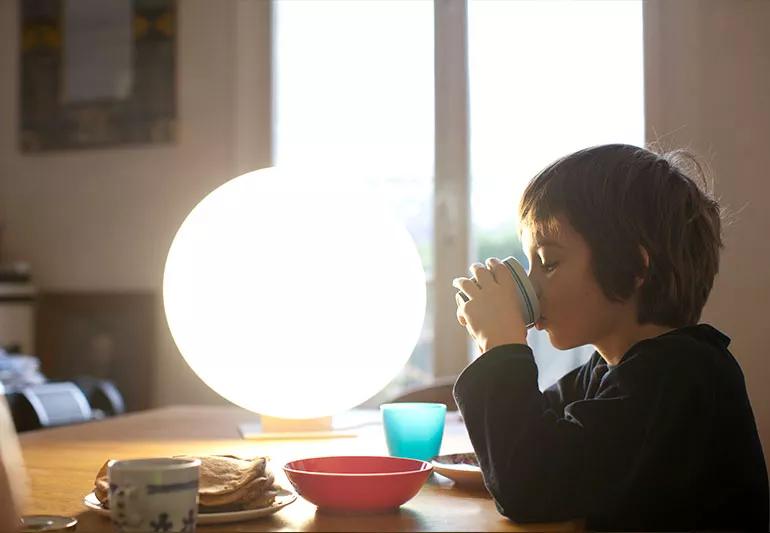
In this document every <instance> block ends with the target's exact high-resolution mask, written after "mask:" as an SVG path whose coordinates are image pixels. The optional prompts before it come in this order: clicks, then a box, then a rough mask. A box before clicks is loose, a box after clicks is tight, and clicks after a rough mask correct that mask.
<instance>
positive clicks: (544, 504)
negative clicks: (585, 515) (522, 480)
mask: <svg viewBox="0 0 770 533" xmlns="http://www.w3.org/2000/svg"><path fill="white" fill-rule="evenodd" d="M495 506H496V507H497V510H498V512H499V513H500V514H501V515H503V516H505V517H506V518H508V519H510V520H512V521H513V522H516V523H519V524H527V523H532V522H555V521H561V520H566V519H567V518H566V517H567V515H570V514H571V513H570V510H569V509H564V508H559V506H558V505H557V504H556V502H553V501H552V500H551V498H548V497H547V496H546V495H544V494H539V495H538V494H536V493H535V491H527V490H526V489H524V490H511V491H505V492H504V493H500V492H497V496H496V497H495Z"/></svg>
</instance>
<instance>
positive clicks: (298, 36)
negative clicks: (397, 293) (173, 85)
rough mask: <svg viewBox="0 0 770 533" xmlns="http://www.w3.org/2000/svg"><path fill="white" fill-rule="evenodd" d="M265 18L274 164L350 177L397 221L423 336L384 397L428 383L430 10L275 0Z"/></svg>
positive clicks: (425, 6)
mask: <svg viewBox="0 0 770 533" xmlns="http://www.w3.org/2000/svg"><path fill="white" fill-rule="evenodd" d="M273 17H274V18H273V28H274V47H273V49H274V52H273V53H274V59H273V69H274V71H273V72H274V78H273V79H274V88H273V94H274V126H273V132H274V154H273V161H274V164H276V165H280V164H281V163H282V162H285V161H297V160H302V161H318V162H328V163H332V164H335V165H344V166H349V167H351V168H355V170H356V172H357V173H360V174H361V177H362V179H365V180H367V181H368V182H369V183H371V186H372V187H374V188H375V189H376V190H378V191H379V192H380V193H381V194H382V195H383V197H385V198H386V199H387V201H388V203H389V204H390V205H391V206H392V208H393V210H394V212H395V213H396V214H397V215H398V216H399V217H400V218H401V219H402V220H403V221H404V224H405V226H406V227H407V229H408V230H409V232H410V233H411V235H412V237H413V238H414V240H415V242H416V243H417V246H418V248H419V250H420V255H421V257H422V260H423V265H424V266H425V271H426V278H427V279H428V284H429V286H428V305H427V313H426V318H425V323H424V327H423V333H422V336H421V339H420V342H419V343H418V345H417V347H416V348H415V350H414V353H413V354H412V357H411V359H410V361H409V364H408V365H407V366H406V367H405V369H404V371H403V373H402V375H401V376H399V377H398V378H397V379H396V380H394V382H393V383H392V384H391V385H390V386H389V387H388V388H387V389H386V390H385V391H383V393H382V396H383V397H387V396H388V395H390V394H393V393H394V392H396V391H398V390H399V389H401V388H403V387H405V386H407V385H410V384H414V383H424V382H427V381H429V380H430V379H431V378H432V375H433V373H432V361H433V357H432V339H433V333H432V320H431V317H432V316H433V313H432V297H431V295H432V290H430V289H431V286H432V284H431V281H430V280H431V278H432V270H433V266H432V265H433V211H432V198H433V163H434V161H433V157H434V155H433V154H434V150H433V144H434V140H433V136H434V132H433V128H434V103H433V89H434V84H433V3H432V2H428V1H417V2H414V1H393V0H384V1H374V0H368V1H366V2H351V1H348V0H342V1H326V0H324V1H318V0H309V1H300V0H291V1H277V2H274V3H273ZM353 246H354V244H352V245H351V252H352V251H353V250H352V248H353Z"/></svg>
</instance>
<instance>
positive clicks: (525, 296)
mask: <svg viewBox="0 0 770 533" xmlns="http://www.w3.org/2000/svg"><path fill="white" fill-rule="evenodd" d="M503 264H504V265H505V266H506V267H508V272H510V274H511V277H512V278H513V281H514V283H515V285H516V289H517V294H518V296H519V308H520V310H521V316H522V318H523V320H524V324H525V325H526V326H527V327H528V328H531V327H532V326H534V325H535V322H537V320H538V319H539V318H540V301H539V300H538V299H537V291H536V290H535V286H534V285H533V284H532V281H531V280H530V279H529V276H527V272H526V271H525V270H524V267H523V266H521V263H519V262H518V261H517V260H516V258H514V257H506V258H505V259H503ZM457 294H459V295H460V297H461V298H462V299H463V300H465V301H466V302H467V301H468V296H466V294H465V293H464V292H462V291H458V293H457Z"/></svg>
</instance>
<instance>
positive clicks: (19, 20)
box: [0, 0, 770, 445]
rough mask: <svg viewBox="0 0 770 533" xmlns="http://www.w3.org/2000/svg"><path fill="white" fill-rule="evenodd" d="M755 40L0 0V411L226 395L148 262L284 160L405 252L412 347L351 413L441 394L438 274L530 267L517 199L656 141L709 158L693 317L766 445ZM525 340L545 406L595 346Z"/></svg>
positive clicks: (762, 159) (696, 8) (429, 5)
mask: <svg viewBox="0 0 770 533" xmlns="http://www.w3.org/2000/svg"><path fill="white" fill-rule="evenodd" d="M769 25H770V3H768V2H766V1H763V0H744V1H740V2H732V1H728V0H677V1H676V2H672V1H661V0H657V1H656V0H647V1H644V2H643V1H639V0H617V1H588V0H585V1H525V0H509V1H505V0H467V1H465V0H436V1H435V2H434V1H430V0H411V1H399V0H386V1H376V0H343V1H327V0H309V1H303V0H275V1H269V0H230V1H227V2H211V1H207V0H178V1H174V0H134V1H128V0H123V1H117V0H116V1H113V2H102V1H100V0H0V117H2V121H0V128H2V131H0V231H1V233H0V346H2V347H3V348H4V350H5V352H3V353H0V378H1V379H2V383H3V384H4V386H5V389H6V394H8V395H12V394H17V395H18V392H19V391H20V390H22V389H23V388H24V387H26V386H30V385H40V384H45V383H54V382H56V383H59V384H62V383H64V384H67V383H70V384H73V383H74V384H75V385H76V386H77V387H78V389H79V390H81V391H83V392H84V394H85V397H86V398H87V399H88V400H89V404H90V408H91V409H90V411H89V410H87V409H85V408H83V409H81V411H80V415H74V416H75V418H77V417H78V416H81V417H93V416H110V415H112V414H118V413H120V412H124V411H132V410H138V409H146V408H150V407H158V406H164V405H169V404H180V403H187V404H189V403H223V402H224V400H222V399H221V398H220V397H219V396H217V395H216V394H215V393H213V392H211V391H210V390H209V389H208V387H206V386H205V385H204V384H203V383H202V382H201V381H200V380H199V379H198V378H197V376H195V374H194V373H193V372H192V371H191V370H190V369H189V367H188V366H187V364H186V363H185V362H184V360H183V359H182V357H181V356H180V354H179V352H178V350H177V349H176V346H175V345H174V342H173V340H172V339H171V336H170V333H169V331H168V328H167V326H166V322H165V318H164V315H163V307H162V301H161V285H162V274H163V267H164V262H165V259H166V254H167V251H168V248H169V245H170V243H171V240H172V239H173V237H174V234H175V232H176V230H177V229H178V227H179V225H180V224H181V222H182V220H183V219H184V217H185V216H186V215H187V213H189V211H190V210H191V209H192V207H193V206H195V204H196V203H197V202H198V201H199V200H200V199H202V198H203V197H204V196H205V195H206V194H207V193H208V192H210V191H211V190H213V189H214V188H216V187H217V186H218V185H220V184H222V183H224V182H225V181H227V180H229V179H231V178H233V177H235V176H236V175H239V174H241V173H243V172H246V171H249V170H254V169H257V168H262V167H266V166H270V165H273V164H279V165H280V164H281V163H282V162H290V161H318V162H319V163H320V162H340V161H344V162H345V164H346V165H355V166H356V167H357V168H359V169H360V175H361V179H362V180H365V181H366V182H367V183H369V184H370V185H371V187H372V188H374V189H376V190H378V191H379V192H380V193H381V194H382V195H383V197H385V198H387V200H388V202H389V204H390V205H391V206H392V209H393V211H394V213H397V215H398V216H399V217H400V219H402V220H403V223H404V224H405V226H406V227H407V228H408V230H409V232H410V233H411V235H412V236H413V238H414V240H415V242H416V243H417V245H418V247H419V250H420V254H421V257H422V260H423V265H424V267H425V273H426V279H427V284H428V286H427V289H428V309H427V315H426V320H425V324H424V327H423V333H422V336H421V338H420V341H419V342H418V344H417V346H416V347H415V350H414V353H413V354H412V357H411V359H410V361H409V364H408V365H407V366H406V367H405V368H404V369H403V371H402V373H401V374H400V375H399V376H398V377H397V378H396V379H395V380H394V381H393V382H392V383H391V384H390V385H389V386H388V387H386V389H384V390H383V391H380V392H379V393H378V394H376V395H375V396H374V397H373V398H372V399H371V400H370V401H369V402H367V404H369V405H376V404H377V403H378V402H380V401H382V400H385V399H388V398H391V397H394V396H396V395H398V394H401V393H402V392H403V391H406V390H411V389H413V388H415V387H421V386H428V385H430V384H432V383H434V382H435V381H436V380H437V379H442V378H451V377H453V376H456V375H457V374H458V373H459V372H460V370H462V368H463V367H464V366H465V365H466V364H467V363H468V362H469V361H470V360H471V359H472V358H473V357H474V356H475V355H476V354H475V352H474V347H473V346H471V344H470V343H469V342H468V339H467V334H466V332H465V330H464V329H463V328H461V327H459V325H458V324H457V322H456V319H455V303H454V296H453V295H454V291H453V289H452V288H451V280H452V278H454V277H456V276H460V275H464V274H465V272H467V267H468V265H469V264H470V263H472V262H474V261H483V260H484V259H485V258H487V257H491V256H496V257H500V258H503V257H506V256H509V255H513V256H516V257H517V258H519V259H520V260H521V261H522V262H523V263H524V264H525V265H526V258H525V257H524V255H523V253H522V251H521V246H520V243H519V241H518V238H517V223H516V206H517V203H518V199H519V196H520V194H521V192H522V191H523V188H524V186H525V185H526V183H527V181H528V180H529V179H530V178H532V177H533V176H534V175H535V174H536V173H537V171H538V170H540V169H541V168H542V167H544V166H545V165H547V164H548V163H550V162H551V161H552V160H554V159H556V158H557V157H560V156H562V155H565V154H566V153H569V152H572V151H574V150H577V149H580V148H583V147H586V146H590V145H596V144H602V143H609V142H623V143H630V144H637V145H643V144H645V143H650V142H655V143H657V144H658V145H659V146H661V147H662V148H664V149H673V148H680V147H686V148H689V149H691V150H693V151H694V152H696V153H697V154H699V155H700V156H701V157H703V158H704V160H705V161H706V162H707V163H708V164H709V165H710V166H711V168H712V171H713V174H714V178H715V181H714V189H715V193H716V195H717V197H718V198H719V200H720V201H721V203H722V205H723V206H724V207H725V208H727V209H728V210H729V211H730V212H731V213H733V214H734V216H733V220H732V222H731V223H730V224H729V225H728V226H726V227H725V240H726V248H725V250H724V254H723V257H722V263H721V270H720V274H719V276H718V278H717V280H716V284H715V287H714V290H713V292H712V296H711V299H710V301H709V304H708V305H707V307H706V309H705V312H704V316H703V321H704V322H710V323H712V324H714V325H715V326H716V327H718V328H720V329H721V330H722V331H724V332H725V333H726V334H727V335H728V336H730V337H731V338H732V339H733V342H732V344H731V348H732V350H733V353H734V354H735V356H736V358H737V359H738V360H739V361H740V363H741V365H742V367H743V370H744V373H745V376H746V381H747V385H748V389H749V393H750V396H751V400H752V404H753V407H754V410H755V414H756V417H757V423H758V425H759V429H760V432H761V434H762V436H763V441H764V442H765V444H766V445H767V444H768V443H770V440H769V439H770V392H768V391H767V388H766V387H765V386H764V384H765V383H766V382H767V381H768V380H769V379H770V361H768V355H767V350H766V347H765V338H764V331H765V316H766V314H767V303H766V302H768V301H770V294H768V293H769V292H770V291H769V290H768V288H769V283H768V275H767V270H768V266H769V265H770V250H769V249H768V239H767V234H768V232H769V231H770V217H768V216H767V215H766V213H765V209H766V202H765V197H766V196H767V195H768V193H770V185H768V183H769V182H768V179H767V177H766V176H765V172H766V169H767V168H769V167H770V150H768V148H767V147H768V146H769V145H770V32H768V31H767V28H768V27H769ZM350 248H351V257H353V256H354V254H355V248H356V245H355V243H350ZM296 252H297V257H301V255H302V250H301V249H298V250H297V251H296ZM339 259H340V260H342V261H344V260H345V258H339ZM529 341H530V344H531V345H532V346H533V348H534V350H535V353H536V358H537V362H538V366H539V369H540V386H541V388H544V387H546V386H548V385H550V384H551V383H553V382H554V381H555V380H556V379H558V378H559V377H560V376H561V375H562V374H564V373H565V372H567V371H568V370H570V369H571V368H573V367H575V366H577V365H579V364H581V363H582V362H583V361H584V360H585V359H586V358H587V357H588V356H589V355H590V353H591V352H592V351H593V348H592V347H590V346H586V347H581V348H578V349H575V350H569V351H564V352H562V351H557V350H555V349H553V348H552V347H551V346H550V344H549V343H548V339H547V336H542V335H540V334H538V333H537V332H531V333H530V339H529ZM24 356H26V357H24ZM256 379H265V378H264V377H258V378H256ZM69 392H71V391H69ZM46 394H48V395H51V396H49V397H50V398H54V399H57V398H58V400H56V401H57V402H59V403H57V405H64V404H63V403H61V402H63V401H64V400H61V399H62V398H66V397H67V396H66V394H68V389H67V388H66V387H64V388H59V389H56V390H54V389H49V390H47V391H45V390H42V389H41V390H39V394H38V396H39V398H42V399H43V400H45V398H46ZM57 395H58V396H57ZM25 398H26V402H27V403H30V402H31V403H34V400H29V398H27V397H23V398H20V399H18V402H21V404H24V405H26V403H25ZM47 401H48V402H49V405H52V404H51V402H52V401H53V400H50V399H49V400H47ZM54 403H56V402H54ZM74 403H77V402H74ZM81 407H82V406H81ZM27 409H28V410H30V415H29V416H30V417H31V418H34V416H33V415H34V413H33V411H34V410H35V409H34V407H32V406H31V404H30V406H28V407H27ZM95 413H96V414H95ZM60 415H61V418H60V420H61V421H62V423H64V422H66V421H68V420H70V418H71V417H72V416H73V415H71V414H70V415H68V414H66V413H60ZM52 420H53V421H54V422H55V421H56V420H59V419H56V417H55V416H54V417H53V418H52Z"/></svg>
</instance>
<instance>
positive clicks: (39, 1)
mask: <svg viewBox="0 0 770 533" xmlns="http://www.w3.org/2000/svg"><path fill="white" fill-rule="evenodd" d="M19 13H20V32H19V39H20V43H19V50H20V54H21V58H20V59H21V60H20V62H19V65H20V70H21V72H20V76H19V80H20V87H19V99H20V103H21V105H20V106H19V108H20V116H19V128H20V135H19V139H20V145H21V150H22V151H23V152H44V151H49V150H69V149H82V148H98V147H114V146H119V145H137V144H155V143H171V142H174V141H175V140H176V128H177V126H176V125H177V109H176V107H177V105H176V102H177V98H176V34H177V9H176V1H175V0H110V1H108V2H105V1H104V0H19Z"/></svg>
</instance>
